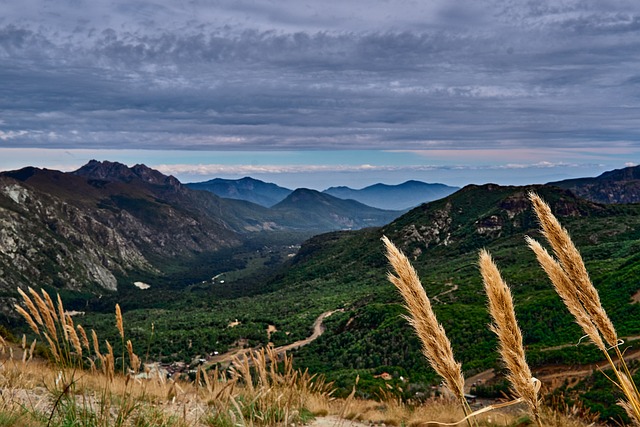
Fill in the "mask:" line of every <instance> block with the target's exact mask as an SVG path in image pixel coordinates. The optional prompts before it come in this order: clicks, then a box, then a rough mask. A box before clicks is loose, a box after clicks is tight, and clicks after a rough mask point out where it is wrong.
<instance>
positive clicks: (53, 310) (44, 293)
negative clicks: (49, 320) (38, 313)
mask: <svg viewBox="0 0 640 427" xmlns="http://www.w3.org/2000/svg"><path fill="white" fill-rule="evenodd" d="M40 292H42V296H43V297H44V300H45V301H46V302H47V307H49V312H50V313H51V314H52V315H54V316H55V314H56V307H55V305H54V304H53V300H52V299H51V297H50V296H49V294H48V293H47V291H45V290H44V289H40Z"/></svg>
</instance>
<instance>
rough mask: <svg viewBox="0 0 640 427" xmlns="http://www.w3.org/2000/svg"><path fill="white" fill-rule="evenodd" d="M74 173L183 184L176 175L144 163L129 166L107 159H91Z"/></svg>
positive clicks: (178, 185)
mask: <svg viewBox="0 0 640 427" xmlns="http://www.w3.org/2000/svg"><path fill="white" fill-rule="evenodd" d="M72 174H73V175H77V176H82V177H85V178H89V179H100V180H105V181H121V182H126V183H129V182H131V181H133V180H141V181H143V182H146V183H148V184H154V185H167V186H170V187H173V188H175V189H178V188H179V187H180V185H181V184H180V181H178V180H177V179H176V178H175V177H173V176H167V175H164V174H162V173H161V172H159V171H157V170H155V169H151V168H150V167H148V166H146V165H144V164H136V165H134V166H132V167H128V166H127V165H125V164H123V163H119V162H109V161H106V160H105V161H98V160H90V161H89V163H87V164H86V165H84V166H82V167H81V168H80V169H78V170H76V171H73V172H72Z"/></svg>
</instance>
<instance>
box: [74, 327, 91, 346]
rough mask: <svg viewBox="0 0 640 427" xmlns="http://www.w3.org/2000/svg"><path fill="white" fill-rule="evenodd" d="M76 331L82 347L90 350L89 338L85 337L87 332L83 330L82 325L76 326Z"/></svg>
mask: <svg viewBox="0 0 640 427" xmlns="http://www.w3.org/2000/svg"><path fill="white" fill-rule="evenodd" d="M76 329H77V330H78V332H79V333H80V339H81V342H82V346H83V347H84V348H86V349H87V350H91V346H90V345H89V338H88V337H87V332H86V331H85V330H84V328H83V327H82V325H78V326H76Z"/></svg>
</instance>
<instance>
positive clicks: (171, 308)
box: [69, 186, 640, 398]
mask: <svg viewBox="0 0 640 427" xmlns="http://www.w3.org/2000/svg"><path fill="white" fill-rule="evenodd" d="M536 190H537V191H538V192H539V193H540V195H541V196H542V197H543V198H544V199H545V200H547V201H549V202H550V204H551V206H552V209H553V210H554V211H555V212H556V213H557V214H558V216H559V217H560V219H561V221H562V222H563V225H564V226H565V227H566V228H567V229H568V230H569V232H570V233H571V235H572V237H573V238H574V241H575V242H576V244H577V246H578V248H579V249H580V250H581V252H582V255H583V257H584V259H585V261H586V265H587V269H588V270H589V272H590V274H591V278H592V280H593V282H594V284H595V286H596V287H597V288H598V290H599V292H600V295H601V298H602V303H603V305H604V307H605V308H606V310H607V312H608V313H609V315H610V317H611V318H612V321H613V322H614V324H615V325H616V327H617V329H618V332H619V333H620V335H621V336H623V337H627V336H635V335H640V305H639V304H632V303H631V298H632V296H633V295H634V294H635V293H636V292H637V291H638V289H639V288H640V284H639V282H638V277H640V274H639V273H640V262H638V261H640V255H638V254H639V253H640V252H639V251H638V249H640V205H625V206H603V205H595V204H592V203H588V202H586V201H584V200H581V199H576V198H574V197H572V196H571V195H570V194H568V193H564V192H561V191H558V190H554V189H550V188H536ZM525 195H526V189H522V188H516V187H497V186H483V187H468V188H466V189H464V190H462V191H460V192H458V193H456V194H454V195H452V196H451V197H449V198H447V199H444V200H440V201H437V202H433V203H430V204H427V205H423V206H421V207H418V208H416V209H414V210H412V211H411V212H409V213H408V214H406V215H404V216H403V217H401V218H399V219H398V220H397V221H395V222H393V223H391V224H390V225H388V226H386V227H384V228H382V229H377V228H374V229H365V230H360V231H353V232H333V233H327V234H323V235H320V236H316V237H313V238H312V239H310V240H308V241H307V242H305V243H304V244H303V246H302V248H301V249H300V251H299V252H298V255H297V256H296V257H295V258H293V259H290V260H287V259H288V258H287V251H288V250H289V249H288V248H287V247H286V246H284V245H281V246H279V247H273V249H272V252H270V253H269V252H264V253H260V252H255V250H256V249H253V250H252V251H245V252H244V253H243V254H240V255H238V254H234V255H231V253H229V256H228V257H222V256H221V257H220V259H219V260H216V261H215V262H210V263H206V266H207V268H203V270H202V272H197V274H195V273H194V274H193V275H190V274H185V276H184V278H182V279H180V278H176V276H175V275H171V274H170V275H168V276H167V278H166V279H165V281H164V282H162V281H160V280H157V281H156V282H151V280H152V279H154V278H151V277H149V278H148V279H147V280H149V283H150V284H151V285H152V288H151V289H149V290H139V289H137V288H135V287H133V286H132V285H131V282H133V281H134V280H133V278H132V277H129V278H126V282H125V281H124V278H121V281H120V283H121V285H120V290H119V291H118V293H117V294H114V295H104V296H103V297H102V298H100V299H92V300H91V301H89V303H88V305H87V304H86V303H85V302H82V304H84V306H83V307H82V308H81V299H78V300H76V301H74V302H73V304H69V306H71V305H73V306H74V308H77V309H79V310H83V311H87V314H86V315H85V317H84V318H82V320H81V322H82V323H83V324H84V325H86V326H88V327H91V328H96V330H98V331H99V334H100V336H101V337H104V338H106V339H109V341H110V342H117V341H118V340H117V339H116V335H115V332H114V331H113V330H112V327H111V324H112V316H111V314H110V313H111V311H112V309H113V306H114V305H115V302H116V301H119V302H120V304H121V306H122V307H123V313H124V317H125V325H126V328H127V335H128V336H132V337H135V339H136V342H138V343H140V344H139V345H141V346H142V347H145V348H146V347H149V359H151V360H162V361H171V360H186V361H190V360H192V359H193V358H194V357H195V356H196V355H206V354H211V353H212V352H214V351H218V352H221V353H222V352H225V351H227V350H229V349H231V348H234V347H236V346H243V345H249V346H254V345H265V344H266V343H267V342H268V341H269V338H268V334H267V332H266V330H267V326H268V325H274V326H275V327H276V328H277V330H278V331H277V332H275V333H273V334H272V335H271V338H270V340H271V342H273V343H274V344H275V345H276V346H277V345H282V344H285V343H290V342H293V341H296V340H299V339H302V338H305V337H307V336H309V335H310V334H311V327H312V324H313V322H314V320H315V319H316V317H317V316H318V315H320V313H322V312H324V311H328V310H335V309H344V312H339V313H335V314H334V315H333V316H332V317H330V318H328V319H327V320H326V321H325V325H326V332H325V333H324V334H323V335H322V336H321V337H320V338H318V339H317V340H316V341H314V342H312V343H311V344H309V345H308V346H305V347H302V348H301V349H300V350H298V351H297V352H296V357H295V360H296V366H298V367H301V368H306V367H308V368H309V369H310V371H311V372H313V373H316V372H318V373H323V374H325V375H326V376H327V378H328V380H335V381H336V386H337V387H338V388H339V391H338V394H339V393H342V394H343V395H346V394H348V393H349V391H351V387H352V385H353V383H354V381H355V378H356V375H357V374H360V376H361V384H360V386H359V387H358V393H361V394H362V395H366V396H375V395H376V393H379V389H380V387H385V386H386V385H387V384H388V385H389V386H390V387H392V389H391V390H390V391H391V392H393V393H396V394H397V395H400V396H403V397H406V398H409V397H414V398H415V397H419V396H422V395H423V393H424V392H425V391H426V390H428V389H429V387H430V386H431V385H432V384H434V381H435V374H434V372H433V371H432V370H431V368H429V367H428V366H427V364H426V362H425V361H424V360H423V357H422V355H421V353H420V344H419V342H418V341H417V339H416V338H415V337H414V336H413V332H412V331H411V329H410V328H409V327H408V325H407V324H406V322H405V321H404V320H403V319H401V318H400V315H401V314H402V313H403V309H402V308H401V306H400V298H399V296H398V295H397V293H396V291H395V289H393V286H392V285H390V284H389V283H388V282H387V279H386V272H387V270H388V266H387V263H386V260H385V258H384V255H383V250H382V245H381V242H380V237H381V236H382V234H385V235H387V236H388V237H389V238H390V239H391V240H392V241H394V242H395V243H396V244H397V245H398V246H399V247H400V248H401V249H402V250H403V251H405V253H407V254H408V255H409V256H410V257H411V261H412V263H413V265H414V266H415V267H416V269H417V270H418V273H419V275H420V278H421V280H422V283H423V285H424V287H425V289H426V291H427V294H428V295H429V296H430V297H432V298H433V304H434V311H435V312H436V315H437V316H438V319H439V320H440V321H441V322H442V323H443V325H444V328H445V329H446V331H447V335H448V336H449V338H450V339H451V341H452V344H453V347H454V351H455V354H456V357H457V358H459V360H460V361H461V362H462V363H463V367H464V369H465V370H466V372H465V374H466V375H467V376H469V375H473V374H475V373H478V372H481V371H483V370H485V369H488V368H492V367H496V366H498V362H497V357H498V356H497V352H496V351H495V349H496V341H495V338H494V336H493V334H492V333H491V332H490V331H489V330H488V328H487V324H488V323H489V317H488V314H487V312H486V309H485V304H486V297H485V295H484V292H483V290H482V283H481V278H480V275H479V273H478V268H477V252H478V250H479V249H480V248H483V247H486V248H487V249H489V250H490V251H491V253H492V255H493V257H494V259H495V261H496V263H497V264H498V265H500V267H501V269H502V273H503V277H504V278H505V280H506V281H507V282H508V283H509V285H510V286H511V288H512V291H513V293H514V299H515V309H516V313H517V317H518V321H519V323H520V325H521V327H522V329H523V334H524V341H525V346H526V347H527V357H528V358H529V362H530V363H531V365H532V367H533V368H534V374H535V368H536V367H537V366H541V365H545V364H549V363H562V364H574V363H592V362H595V361H598V360H600V359H601V356H599V355H598V352H597V351H596V350H595V348H593V346H591V345H590V344H586V343H582V344H580V345H579V347H577V348H576V347H574V346H571V345H572V344H576V343H578V341H579V340H580V337H581V336H582V335H583V333H582V332H581V330H580V328H579V327H578V326H577V325H575V324H574V321H573V319H572V317H571V316H570V314H569V313H568V312H567V311H566V309H564V307H563V304H562V302H561V301H560V299H559V298H558V297H557V295H556V294H555V292H553V290H552V288H551V285H550V283H549V281H548V279H547V278H546V276H545V275H544V273H543V272H542V270H541V269H540V268H539V266H538V265H537V262H536V260H535V256H534V255H533V254H532V253H531V252H530V251H529V250H528V249H527V248H526V246H525V244H524V236H525V235H526V234H529V235H532V236H533V237H536V238H537V237H539V234H538V232H537V231H535V230H536V229H537V224H536V220H535V218H534V216H533V214H532V213H531V211H530V208H529V206H528V201H527V200H526V197H525ZM256 246H257V245H256ZM234 257H235V258H234ZM223 258H224V259H223ZM281 260H284V264H279V262H280V261H281ZM218 262H219V263H218ZM216 264H217V265H216ZM218 265H219V266H223V265H224V267H218ZM229 266H231V268H230V269H233V268H239V269H240V270H237V272H235V273H233V274H231V273H227V274H228V276H227V277H226V278H225V283H221V282H220V280H218V281H213V282H212V281H211V277H213V276H214V275H216V274H218V273H221V272H224V271H228V270H227V268H229ZM167 267H168V268H171V266H167ZM183 271H184V270H183ZM194 271H195V270H194ZM205 273H206V275H205ZM175 274H178V271H177V270H176V272H175ZM143 279H145V277H144V276H140V277H139V278H138V277H136V278H135V280H142V281H146V280H143ZM205 279H207V280H205ZM173 280H175V281H173ZM203 280H204V282H203ZM101 312H102V313H109V314H100V313H101ZM236 320H237V321H238V322H239V324H238V325H237V326H230V324H232V322H235V321H236ZM152 324H153V325H155V327H154V333H153V335H152ZM567 344H569V346H568V347H561V348H557V349H549V348H553V347H557V346H563V345H567ZM115 351H116V353H118V351H119V350H118V349H117V348H116V349H115ZM383 372H387V373H389V374H390V375H391V376H392V378H393V379H392V380H391V381H390V382H388V381H384V380H382V379H380V378H375V377H376V376H378V375H380V374H381V373H383ZM400 377H403V380H400ZM609 388H610V387H609ZM387 389H388V387H387Z"/></svg>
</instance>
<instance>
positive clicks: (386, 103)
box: [0, 0, 640, 150]
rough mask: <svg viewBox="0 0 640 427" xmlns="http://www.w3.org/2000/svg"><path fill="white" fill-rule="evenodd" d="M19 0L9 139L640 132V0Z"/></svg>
mask: <svg viewBox="0 0 640 427" xmlns="http://www.w3.org/2000/svg"><path fill="white" fill-rule="evenodd" d="M14 3H15V2H11V1H9V0H0V6H2V8H3V10H6V13H5V14H3V17H1V18H0V60H1V61H2V64H3V66H2V67H0V81H1V82H2V84H1V85H0V114H1V116H0V117H1V119H2V121H1V122H0V144H1V145H2V146H6V147H12V146H13V147H25V146H30V147H61V148H74V147H81V148H90V147H92V148H176V149H178V148H183V149H230V148H233V149H247V150H250V149H309V148H331V149H336V148H350V149H363V148H369V149H383V148H404V149H430V148H438V149H443V148H469V147H486V148H489V147H495V148H501V147H502V148H504V147H526V146H529V145H535V147H544V146H550V147H551V146H555V147H557V146H566V147H579V146H585V147H588V146H590V145H593V146H600V145H601V144H602V143H603V142H607V143H615V144H626V145H636V144H638V143H637V142H636V141H640V138H639V137H640V130H639V129H640V123H639V122H640V119H638V118H639V117H640V115H639V114H638V113H639V111H638V110H639V105H640V104H639V103H638V96H639V95H640V79H639V78H638V73H637V70H638V69H639V68H640V67H639V66H640V63H639V62H640V34H639V33H640V4H637V3H636V2H631V1H628V2H624V1H615V2H613V1H612V2H599V1H598V2H597V1H588V2H583V1H577V0H576V1H570V0H563V1H557V2H551V1H543V2H525V1H515V0H514V1H511V2H499V1H497V0H495V1H490V0H486V1H483V2H477V1H463V2H449V1H444V0H442V1H434V2H418V1H405V2H384V1H372V2H367V6H366V7H363V3H362V2H356V1H345V0H342V1H337V0H335V1H325V2H307V3H302V2H294V1H279V2H268V1H231V0H227V1H217V2H199V1H191V2H186V3H183V2H177V1H169V0H164V1H161V0H158V1H154V2H150V1H149V2H145V1H135V2H128V1H127V2H125V1H113V2H111V3H107V2H98V3H100V4H94V2H88V1H82V0H73V1H72V0H66V1H59V2H45V1H42V0H27V1H25V2H24V4H23V5H21V7H17V6H15V5H14ZM21 4H22V2H21Z"/></svg>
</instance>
